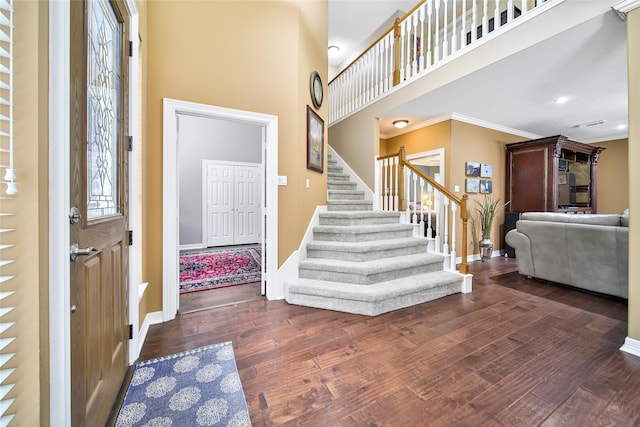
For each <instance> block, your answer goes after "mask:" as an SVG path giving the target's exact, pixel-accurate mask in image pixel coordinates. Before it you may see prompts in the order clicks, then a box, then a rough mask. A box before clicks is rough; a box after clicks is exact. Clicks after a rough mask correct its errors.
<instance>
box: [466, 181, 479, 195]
mask: <svg viewBox="0 0 640 427" xmlns="http://www.w3.org/2000/svg"><path fill="white" fill-rule="evenodd" d="M479 187H480V180H479V179H476V178H467V185H466V187H465V193H477V192H478V190H479Z"/></svg>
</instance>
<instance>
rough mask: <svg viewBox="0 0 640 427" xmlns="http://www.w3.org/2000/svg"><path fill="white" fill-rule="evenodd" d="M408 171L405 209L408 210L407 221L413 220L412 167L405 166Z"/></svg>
mask: <svg viewBox="0 0 640 427" xmlns="http://www.w3.org/2000/svg"><path fill="white" fill-rule="evenodd" d="M405 171H406V177H405V180H404V182H405V186H404V188H405V197H404V200H405V202H404V203H405V210H406V218H405V221H406V222H411V210H410V205H411V169H409V168H405Z"/></svg>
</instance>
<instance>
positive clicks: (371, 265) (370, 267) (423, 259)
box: [299, 253, 444, 275]
mask: <svg viewBox="0 0 640 427" xmlns="http://www.w3.org/2000/svg"><path fill="white" fill-rule="evenodd" d="M438 262H440V263H442V262H444V256H442V255H439V254H433V253H424V254H413V255H404V256H400V257H393V258H384V259H374V260H371V261H343V260H336V259H323V258H307V259H305V260H303V261H301V262H300V265H299V268H304V269H307V270H322V271H331V272H344V273H358V274H364V275H373V274H378V273H384V272H388V271H393V270H402V269H404V268H412V267H416V266H419V265H425V264H433V263H438Z"/></svg>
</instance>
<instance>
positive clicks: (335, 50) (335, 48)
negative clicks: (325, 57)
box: [329, 44, 340, 55]
mask: <svg viewBox="0 0 640 427" xmlns="http://www.w3.org/2000/svg"><path fill="white" fill-rule="evenodd" d="M338 52H340V47H338V46H336V45H335V44H332V45H331V46H329V54H330V55H331V54H335V53H338Z"/></svg>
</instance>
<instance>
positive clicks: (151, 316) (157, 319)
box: [138, 311, 162, 356]
mask: <svg viewBox="0 0 640 427" xmlns="http://www.w3.org/2000/svg"><path fill="white" fill-rule="evenodd" d="M157 323H162V311H152V312H151V313H147V315H146V316H144V322H142V327H141V328H140V332H138V356H139V355H140V352H141V351H142V346H143V345H144V340H145V339H146V338H147V332H149V326H151V325H155V324H157Z"/></svg>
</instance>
